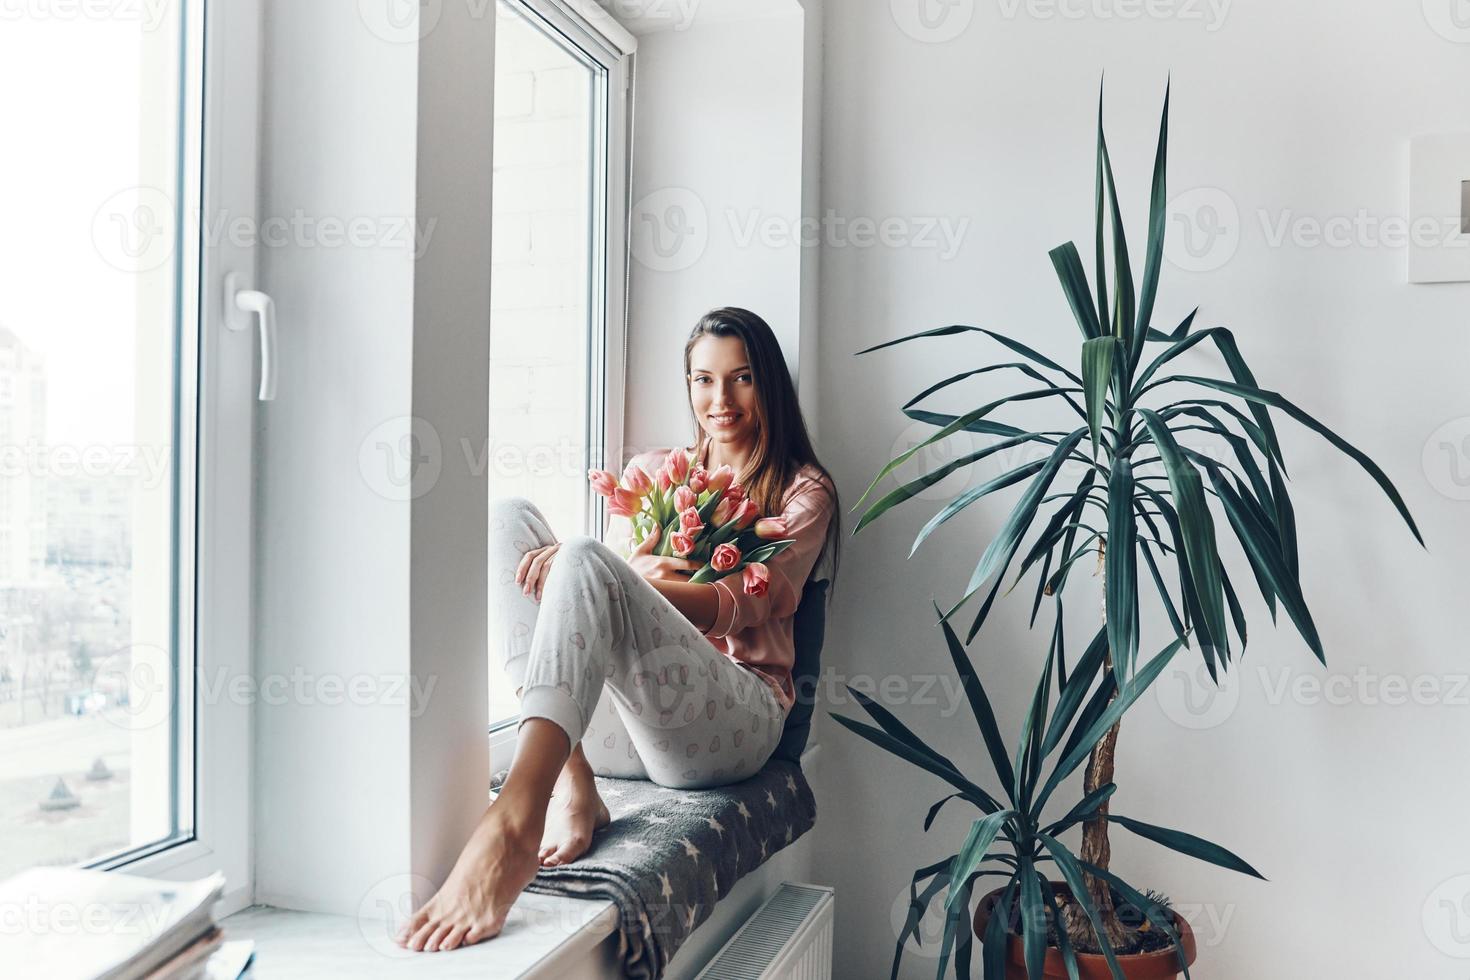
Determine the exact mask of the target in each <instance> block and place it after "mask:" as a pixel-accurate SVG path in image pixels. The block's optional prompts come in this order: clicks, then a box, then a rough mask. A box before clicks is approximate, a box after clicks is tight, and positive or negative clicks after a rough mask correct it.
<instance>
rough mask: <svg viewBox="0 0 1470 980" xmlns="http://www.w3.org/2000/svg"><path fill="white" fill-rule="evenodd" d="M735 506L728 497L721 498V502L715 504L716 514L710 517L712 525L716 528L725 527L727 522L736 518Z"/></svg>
mask: <svg viewBox="0 0 1470 980" xmlns="http://www.w3.org/2000/svg"><path fill="white" fill-rule="evenodd" d="M735 507H736V505H735V504H732V503H730V499H729V498H728V497H721V498H720V502H719V503H718V504H715V512H714V513H713V514H711V515H710V519H709V520H710V523H711V524H713V525H714V526H715V527H723V526H724V524H725V522H726V521H728V520H729V519H730V518H731V517H733V516H734V511H735Z"/></svg>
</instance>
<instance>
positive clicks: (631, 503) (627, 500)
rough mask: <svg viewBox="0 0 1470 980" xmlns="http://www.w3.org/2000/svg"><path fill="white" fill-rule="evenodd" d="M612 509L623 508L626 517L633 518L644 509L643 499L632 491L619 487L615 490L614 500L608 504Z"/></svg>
mask: <svg viewBox="0 0 1470 980" xmlns="http://www.w3.org/2000/svg"><path fill="white" fill-rule="evenodd" d="M608 505H609V506H610V507H621V508H622V509H623V511H625V512H626V513H623V516H624V517H631V516H632V515H633V514H636V513H638V511H639V510H641V509H642V507H643V498H642V497H641V496H640V495H638V494H636V493H634V492H633V491H632V490H626V489H624V488H623V487H617V488H616V489H614V490H613V495H612V500H611V501H609V502H608Z"/></svg>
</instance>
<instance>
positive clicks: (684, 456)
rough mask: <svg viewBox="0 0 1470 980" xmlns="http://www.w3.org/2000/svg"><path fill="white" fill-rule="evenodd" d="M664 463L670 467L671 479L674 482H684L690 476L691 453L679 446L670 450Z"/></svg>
mask: <svg viewBox="0 0 1470 980" xmlns="http://www.w3.org/2000/svg"><path fill="white" fill-rule="evenodd" d="M664 465H665V466H667V467H668V468H669V479H671V480H673V481H674V483H683V482H684V480H685V479H687V478H688V476H689V454H688V453H686V452H685V451H684V450H682V449H680V448H679V447H677V446H675V447H674V448H673V449H670V450H669V458H668V459H667V460H666V461H665V463H664Z"/></svg>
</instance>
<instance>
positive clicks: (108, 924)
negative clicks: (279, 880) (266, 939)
mask: <svg viewBox="0 0 1470 980" xmlns="http://www.w3.org/2000/svg"><path fill="white" fill-rule="evenodd" d="M224 886H225V879H224V875H222V874H220V873H218V872H216V873H215V874H212V875H210V876H209V877H207V878H202V879H200V880H199V881H163V880H161V879H156V878H141V877H138V876H137V875H129V874H124V873H122V872H118V871H93V870H88V869H84V868H31V869H30V870H28V871H23V872H21V873H20V874H18V875H16V876H14V877H13V878H9V879H7V880H5V881H3V882H0V932H3V937H0V939H3V941H0V977H18V976H32V975H37V974H38V971H40V972H41V973H43V974H44V976H45V977H46V978H47V980H137V978H144V977H149V976H154V975H157V976H163V977H175V976H181V977H182V976H190V975H194V974H196V973H198V972H202V969H203V960H204V959H205V958H207V956H208V954H209V953H210V952H212V951H213V950H214V949H215V948H216V947H218V945H219V944H220V941H221V938H222V937H221V935H220V932H219V929H218V927H216V925H215V922H214V906H215V903H216V902H218V901H219V898H220V895H221V894H222V893H223V891H224ZM186 951H187V954H188V955H187V956H184V955H181V954H184V953H185V952H186ZM201 954H202V955H201ZM176 958H178V959H180V960H181V962H179V963H174V962H173V961H174V960H175V959H176Z"/></svg>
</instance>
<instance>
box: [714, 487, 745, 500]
mask: <svg viewBox="0 0 1470 980" xmlns="http://www.w3.org/2000/svg"><path fill="white" fill-rule="evenodd" d="M720 499H721V500H730V501H733V502H735V503H737V504H738V503H740V501H742V500H744V499H745V488H744V487H742V486H741V485H740V484H738V483H732V484H730V485H729V486H728V487H726V488H725V495H724V496H723V497H721V498H720Z"/></svg>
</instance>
